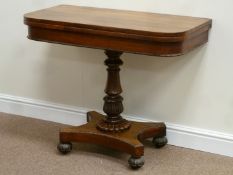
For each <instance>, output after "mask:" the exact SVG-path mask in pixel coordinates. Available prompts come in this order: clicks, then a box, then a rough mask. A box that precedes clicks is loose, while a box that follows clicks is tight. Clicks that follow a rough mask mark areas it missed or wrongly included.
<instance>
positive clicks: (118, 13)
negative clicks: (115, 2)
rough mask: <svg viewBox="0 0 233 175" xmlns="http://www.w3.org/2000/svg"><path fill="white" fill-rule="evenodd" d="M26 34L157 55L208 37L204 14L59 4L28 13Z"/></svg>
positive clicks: (189, 46) (183, 49)
mask: <svg viewBox="0 0 233 175" xmlns="http://www.w3.org/2000/svg"><path fill="white" fill-rule="evenodd" d="M24 22H25V24H26V25H28V26H29V34H28V37H29V38H30V39H33V40H40V41H46V42H52V43H60V44H67V45H75V46H83V47H91V48H99V49H110V50H118V51H123V52H132V53H138V54H147V55H157V56H176V55H181V54H184V53H186V52H188V51H190V50H192V49H194V48H196V47H198V46H200V45H202V44H204V43H205V42H207V40H208V31H209V29H210V27H211V23H212V21H211V20H210V19H206V18H196V17H187V16H175V15H165V14H156V13H146V12H135V11H125V10H113V9H102V8H91V7H80V6H71V5H60V6H55V7H52V8H48V9H43V10H39V11H36V12H32V13H28V14H26V15H25V16H24Z"/></svg>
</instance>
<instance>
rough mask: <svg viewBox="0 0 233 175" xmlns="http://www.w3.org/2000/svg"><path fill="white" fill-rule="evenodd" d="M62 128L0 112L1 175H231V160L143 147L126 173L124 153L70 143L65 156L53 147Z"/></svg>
mask: <svg viewBox="0 0 233 175" xmlns="http://www.w3.org/2000/svg"><path fill="white" fill-rule="evenodd" d="M61 127H65V125H62V124H58V123H53V122H47V121H41V120H36V119H31V118H25V117H20V116H13V115H9V114H3V113H0V150H1V153H0V175H83V174H85V175H125V174H127V175H131V174H140V175H155V174H157V175H233V158H230V157H224V156H219V155H215V154H210V153H204V152H200V151H194V150H190V149H184V148H179V147H175V146H170V145H167V146H166V147H164V148H162V149H155V148H154V147H153V146H152V144H151V143H150V142H146V143H145V144H146V146H145V161H146V163H145V165H144V166H143V167H142V168H141V169H139V170H136V171H135V170H131V169H130V168H129V167H128V163H127V160H128V158H129V155H127V154H124V153H120V152H117V151H114V150H111V149H104V148H102V147H100V146H96V145H89V144H74V147H73V151H72V152H71V154H68V155H65V156H64V155H60V154H59V153H58V152H57V150H56V146H57V143H58V131H59V128H61Z"/></svg>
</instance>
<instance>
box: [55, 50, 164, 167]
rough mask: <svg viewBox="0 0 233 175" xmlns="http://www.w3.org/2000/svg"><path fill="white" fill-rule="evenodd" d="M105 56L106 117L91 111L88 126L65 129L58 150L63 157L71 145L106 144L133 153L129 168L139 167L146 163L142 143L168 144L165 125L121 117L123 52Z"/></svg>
mask: <svg viewBox="0 0 233 175" xmlns="http://www.w3.org/2000/svg"><path fill="white" fill-rule="evenodd" d="M105 54H106V55H107V59H106V60H105V65H106V66H107V67H108V68H107V72H108V78H107V84H106V89H105V92H106V94H107V95H106V96H105V97H104V107H103V111H104V112H105V113H106V115H105V116H104V115H101V114H99V113H97V112H94V111H92V112H88V114H87V122H88V123H87V124H85V125H82V126H78V127H71V128H65V129H62V130H61V131H60V144H59V145H58V150H59V151H60V152H61V153H64V154H66V153H68V152H70V151H71V150H72V144H71V142H86V143H94V144H99V145H104V146H106V147H110V148H114V149H116V150H120V151H124V152H126V153H129V154H131V157H130V159H129V161H128V162H129V165H130V166H131V167H132V168H140V167H141V166H143V164H144V158H143V155H144V146H143V144H142V143H141V142H142V141H143V140H145V139H147V138H153V143H154V144H155V146H156V147H157V148H160V147H163V146H164V145H165V144H166V143H167V139H166V137H165V136H166V126H165V124H164V123H139V122H132V121H127V120H126V119H124V118H122V116H121V113H122V112H123V109H124V107H123V104H122V101H123V98H122V96H121V95H120V94H121V93H122V88H121V83H120V74H119V72H120V68H119V66H120V65H122V64H123V62H122V60H121V59H120V56H121V55H122V52H118V51H111V50H106V51H105Z"/></svg>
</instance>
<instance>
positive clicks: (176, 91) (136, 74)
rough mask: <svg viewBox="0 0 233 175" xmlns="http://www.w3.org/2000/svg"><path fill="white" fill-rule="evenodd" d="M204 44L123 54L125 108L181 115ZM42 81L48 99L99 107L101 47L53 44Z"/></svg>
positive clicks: (103, 71)
mask: <svg viewBox="0 0 233 175" xmlns="http://www.w3.org/2000/svg"><path fill="white" fill-rule="evenodd" d="M205 51H206V47H202V48H198V49H197V50H195V51H192V52H190V53H189V54H187V55H184V56H179V57H166V58H161V57H152V56H143V55H136V54H127V53H126V54H124V55H123V56H122V59H123V61H124V65H123V66H122V71H121V79H122V87H123V91H124V93H123V96H124V98H125V100H124V105H125V113H127V114H131V115H137V116H148V118H153V119H155V118H156V119H157V120H166V118H167V117H168V116H175V117H176V118H177V117H179V116H181V115H180V113H182V111H183V110H184V109H185V106H186V103H187V101H188V100H189V97H190V92H191V91H192V87H193V86H194V84H195V78H196V75H197V73H198V71H199V69H200V65H201V62H202V61H203V59H204V55H205ZM47 55H48V56H47V63H46V66H45V71H44V76H43V79H42V83H41V84H42V85H44V91H45V92H44V93H46V96H47V99H49V100H50V101H53V102H57V103H61V104H67V105H72V106H78V107H85V108H91V109H98V110H102V105H103V100H102V98H103V96H104V95H105V94H104V88H105V83H106V78H107V74H106V67H105V66H104V64H103V62H104V60H105V59H106V56H105V55H104V52H103V51H102V50H96V49H86V48H78V47H71V46H62V45H55V44H51V45H50V47H49V48H48V53H47Z"/></svg>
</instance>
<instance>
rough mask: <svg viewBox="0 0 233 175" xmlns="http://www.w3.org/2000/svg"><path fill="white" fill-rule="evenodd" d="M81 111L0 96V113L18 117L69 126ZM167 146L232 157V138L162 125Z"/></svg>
mask: <svg viewBox="0 0 233 175" xmlns="http://www.w3.org/2000/svg"><path fill="white" fill-rule="evenodd" d="M87 111H89V110H88V109H85V108H78V107H72V106H66V105H61V104H55V103H51V102H46V101H40V100H34V99H27V98H22V97H16V96H11V95H5V94H0V112H4V113H9V114H15V115H21V116H25V117H31V118H36V119H41V120H47V121H53V122H57V123H63V124H69V125H81V124H84V123H86V112H87ZM124 117H125V118H127V119H129V120H134V121H140V122H156V121H152V120H147V119H144V118H140V117H135V116H134V117H132V116H124ZM166 125H167V137H168V140H169V144H170V145H175V146H179V147H184V148H190V149H195V150H200V151H204V152H210V153H215V154H220V155H225V156H229V157H233V135H231V134H226V133H220V132H215V131H210V130H205V129H199V128H193V127H187V126H182V125H177V124H171V123H166Z"/></svg>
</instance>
